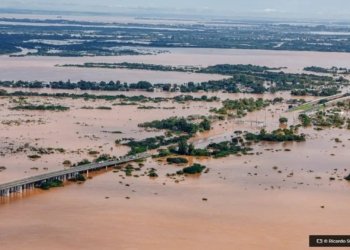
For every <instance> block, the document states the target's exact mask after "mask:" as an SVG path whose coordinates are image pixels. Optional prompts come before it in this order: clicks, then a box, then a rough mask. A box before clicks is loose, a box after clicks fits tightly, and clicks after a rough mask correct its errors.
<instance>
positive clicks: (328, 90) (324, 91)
mask: <svg viewBox="0 0 350 250" xmlns="http://www.w3.org/2000/svg"><path fill="white" fill-rule="evenodd" d="M339 93H340V90H339V88H338V87H336V86H335V87H321V88H318V89H309V88H305V89H294V90H292V91H291V94H292V95H294V96H307V95H310V96H332V95H336V94H339Z"/></svg>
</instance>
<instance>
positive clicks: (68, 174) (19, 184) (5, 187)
mask: <svg viewBox="0 0 350 250" xmlns="http://www.w3.org/2000/svg"><path fill="white" fill-rule="evenodd" d="M150 156H151V155H150V154H148V153H142V154H138V155H133V156H124V157H121V158H119V159H115V160H109V161H105V162H99V163H91V164H87V165H82V166H77V167H72V168H70V169H65V170H58V171H54V172H50V173H46V174H41V175H37V176H32V177H28V178H24V179H20V180H16V181H12V182H8V183H4V184H0V196H10V194H11V193H22V192H23V191H24V190H26V189H33V188H35V187H36V186H37V185H40V184H42V183H45V182H47V181H52V180H60V181H65V180H69V179H71V178H74V177H76V176H77V175H78V174H84V173H85V174H88V173H89V171H94V170H99V169H102V168H108V167H112V166H117V165H120V164H123V163H127V162H131V161H135V160H141V159H145V158H148V157H150Z"/></svg>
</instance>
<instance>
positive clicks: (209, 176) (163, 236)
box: [0, 89, 350, 250]
mask: <svg viewBox="0 0 350 250" xmlns="http://www.w3.org/2000/svg"><path fill="white" fill-rule="evenodd" d="M32 91H35V90H32ZM40 91H42V92H43V91H46V92H51V93H53V92H59V91H57V90H55V91H54V90H45V89H44V90H40ZM72 92H75V93H79V91H72ZM90 93H97V94H98V93H101V92H93V91H91V92H90ZM103 93H104V92H103ZM108 93H109V94H116V93H118V92H108ZM141 93H144V92H141ZM127 94H128V95H137V94H140V92H130V93H127ZM146 94H147V95H148V96H152V97H155V96H162V95H164V93H146ZM175 95H176V93H170V94H167V96H168V97H170V96H175ZM197 95H200V94H197ZM219 96H220V97H221V99H226V98H230V99H237V98H242V97H247V96H254V95H243V94H221V95H219ZM254 97H262V96H259V95H255V96H254ZM263 97H264V98H267V99H273V98H275V97H284V98H286V99H288V98H290V96H289V95H288V94H280V93H277V94H275V95H271V94H267V95H264V96H263ZM16 99H18V98H2V99H0V109H1V121H2V124H1V125H0V135H1V148H2V149H4V148H7V147H10V148H16V147H18V146H21V145H24V144H26V143H28V144H30V145H36V146H37V147H44V148H46V147H54V148H58V147H60V148H63V149H65V153H62V154H61V153H55V154H51V155H44V156H42V158H40V159H37V160H35V161H33V160H30V159H29V158H28V157H27V154H26V153H25V152H20V153H13V154H5V155H2V156H0V159H1V165H4V166H6V170H5V171H3V172H1V173H0V182H6V181H9V180H13V179H17V178H20V177H24V176H31V175H36V174H38V173H45V172H47V171H52V170H57V169H63V168H64V166H63V165H62V162H63V161H64V160H67V159H68V160H71V161H72V162H76V161H79V160H81V159H82V158H89V159H91V158H92V156H89V154H88V152H89V149H90V150H91V149H95V150H96V149H97V150H98V151H100V153H111V154H113V155H123V154H125V153H127V151H128V149H127V148H125V147H117V146H115V143H114V141H115V140H116V139H118V138H123V137H134V138H136V139H143V138H145V137H151V136H153V135H157V134H162V132H145V130H144V129H141V128H139V127H138V126H137V125H138V124H139V123H142V122H146V121H152V120H155V119H164V118H167V117H171V116H175V115H177V116H188V115H193V114H198V115H209V114H210V112H209V110H210V109H211V108H213V107H219V106H220V102H213V103H207V102H188V103H185V104H179V103H173V102H171V101H170V102H164V103H160V104H150V105H155V106H158V107H159V108H160V109H159V110H157V111H156V112H155V111H154V110H140V109H137V106H119V105H116V106H113V104H115V103H117V101H113V102H110V101H101V100H95V101H91V100H90V101H84V100H81V99H66V98H65V99H57V98H51V97H50V98H39V97H30V98H27V99H26V101H28V102H30V103H46V104H47V103H51V104H61V105H65V106H69V107H70V110H69V111H65V112H50V111H13V110H9V108H11V107H13V106H14V105H16V103H17V102H16V101H15V100H16ZM83 106H92V107H99V106H109V107H112V110H97V109H93V110H85V109H82V107H83ZM164 107H168V108H169V107H175V108H176V109H174V110H167V109H163V108H164ZM286 109H287V106H286V105H285V104H277V105H274V106H271V107H268V108H266V109H265V110H262V111H258V112H253V113H249V114H248V115H247V116H246V117H245V118H243V119H242V121H241V122H239V121H237V120H226V121H219V122H216V123H215V124H214V125H213V129H212V130H211V131H210V132H208V133H201V134H198V135H197V136H196V137H195V138H194V139H193V142H194V143H195V144H196V145H198V146H200V145H207V144H208V143H210V142H213V141H222V140H224V139H228V138H230V136H231V135H232V133H233V131H235V130H248V131H252V132H255V131H259V130H260V127H258V126H257V125H256V124H254V123H253V122H252V121H256V120H264V121H265V122H266V125H267V129H268V130H271V129H276V128H278V126H279V124H278V117H280V116H281V115H283V116H286V117H288V118H289V120H290V123H291V124H292V123H294V122H296V118H295V117H294V116H295V114H293V113H286V112H285V111H286ZM22 120H23V121H22ZM10 121H12V123H11V122H10ZM8 122H10V123H8ZM16 122H18V123H16ZM103 131H121V132H122V134H110V133H105V132H103ZM303 132H305V133H306V134H307V135H308V136H307V141H306V142H303V143H259V144H257V145H255V146H254V152H261V153H262V154H259V155H247V156H241V157H238V156H231V157H228V158H223V159H211V160H209V159H193V160H194V161H195V162H200V163H202V164H205V165H206V166H207V167H208V168H209V169H210V171H209V172H208V173H206V174H202V175H201V176H198V177H184V178H182V177H179V178H177V179H176V180H174V179H172V178H169V177H166V174H168V173H174V172H176V171H177V170H178V169H179V167H176V166H171V165H167V164H165V163H164V162H158V161H156V160H153V159H148V160H147V161H146V162H145V168H156V169H157V171H158V174H159V177H158V178H156V179H153V178H150V177H147V176H140V177H138V178H135V177H124V176H123V175H121V172H117V171H112V170H109V171H107V172H104V171H102V172H100V173H97V174H96V175H94V176H93V178H92V180H88V181H87V182H85V183H84V184H80V185H79V184H69V185H67V186H66V187H64V188H58V189H53V190H50V191H35V192H32V193H30V194H23V196H19V195H18V196H17V197H15V198H11V200H9V199H7V198H3V199H2V201H1V203H2V205H1V208H0V220H1V223H0V231H1V232H2V233H1V234H0V242H1V246H2V247H4V249H23V248H25V249H41V248H44V247H45V246H47V244H50V249H73V248H74V249H75V248H84V249H95V246H96V245H101V244H103V246H104V248H103V249H155V248H156V249H179V248H181V249H213V248H219V249H276V250H277V249H282V248H283V249H291V250H292V249H307V248H308V247H307V244H308V235H309V234H315V233H318V234H327V233H332V234H334V233H343V232H344V231H346V230H347V228H348V223H349V220H348V211H349V209H350V205H349V204H350V203H349V201H350V200H349V197H348V190H349V188H350V184H349V183H348V182H346V181H344V180H343V177H344V176H345V175H346V174H348V172H349V171H350V167H349V166H348V164H347V158H348V157H347V156H348V148H349V147H350V133H349V132H348V131H346V130H336V129H330V130H324V131H320V132H317V131H314V130H313V129H306V130H305V131H303ZM335 137H339V138H342V143H341V144H339V143H335V142H334V140H333V139H334V138H335ZM285 149H288V151H286V150H285ZM335 169H336V170H335ZM291 173H293V174H292V175H291ZM316 177H317V178H316ZM330 178H334V180H333V179H332V180H330ZM19 234H20V235H23V236H22V240H21V241H17V240H16V239H17V237H18V235H19ZM43 234H44V235H45V237H43V236H42V235H43ZM295 238H297V239H299V240H298V241H295V240H294V239H295ZM77 239H79V240H77ZM155 239H157V240H155ZM28 242H30V246H28V244H27V243H28Z"/></svg>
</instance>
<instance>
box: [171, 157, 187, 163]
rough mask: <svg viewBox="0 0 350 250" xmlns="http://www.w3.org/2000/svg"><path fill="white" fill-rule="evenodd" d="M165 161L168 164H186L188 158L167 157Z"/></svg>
mask: <svg viewBox="0 0 350 250" xmlns="http://www.w3.org/2000/svg"><path fill="white" fill-rule="evenodd" d="M166 161H167V162H168V163H170V164H186V163H188V160H187V159H186V158H182V157H172V158H167V159H166Z"/></svg>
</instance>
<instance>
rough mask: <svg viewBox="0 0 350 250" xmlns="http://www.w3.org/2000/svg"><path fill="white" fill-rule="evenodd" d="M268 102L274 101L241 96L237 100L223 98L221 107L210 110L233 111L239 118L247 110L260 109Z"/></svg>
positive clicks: (218, 111)
mask: <svg viewBox="0 0 350 250" xmlns="http://www.w3.org/2000/svg"><path fill="white" fill-rule="evenodd" d="M276 101H277V99H276ZM278 101H279V102H281V100H280V99H278ZM270 103H274V101H269V100H263V99H262V98H258V99H254V98H243V99H238V100H225V101H223V103H222V104H223V107H222V108H220V109H212V110H211V111H212V112H215V113H217V114H220V115H229V114H231V111H235V114H234V116H235V117H238V118H241V117H244V116H246V115H247V113H248V112H253V111H257V110H261V109H263V108H265V107H267V106H269V105H270Z"/></svg>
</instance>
